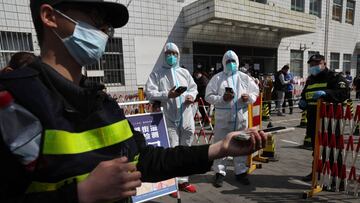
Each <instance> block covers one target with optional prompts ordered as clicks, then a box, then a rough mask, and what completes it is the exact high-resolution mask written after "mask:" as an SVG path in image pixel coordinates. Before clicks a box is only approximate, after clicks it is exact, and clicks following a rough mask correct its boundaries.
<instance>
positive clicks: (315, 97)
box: [313, 90, 326, 99]
mask: <svg viewBox="0 0 360 203" xmlns="http://www.w3.org/2000/svg"><path fill="white" fill-rule="evenodd" d="M325 95H326V93H325V92H324V91H322V90H319V91H316V92H315V93H314V95H313V99H319V98H320V97H322V96H325Z"/></svg>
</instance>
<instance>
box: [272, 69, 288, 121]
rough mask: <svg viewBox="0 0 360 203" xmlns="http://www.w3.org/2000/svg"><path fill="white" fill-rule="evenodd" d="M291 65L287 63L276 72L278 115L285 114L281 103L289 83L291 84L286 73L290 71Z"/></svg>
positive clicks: (275, 86)
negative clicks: (286, 78)
mask: <svg viewBox="0 0 360 203" xmlns="http://www.w3.org/2000/svg"><path fill="white" fill-rule="evenodd" d="M289 69H290V67H289V66H288V65H285V66H283V67H282V68H281V70H279V71H278V72H277V73H276V74H275V85H274V91H276V95H277V97H276V101H275V103H276V110H277V115H278V116H284V114H282V113H281V105H282V104H283V102H284V98H285V92H286V90H287V85H288V84H290V82H291V81H290V80H285V75H286V74H287V72H288V71H289Z"/></svg>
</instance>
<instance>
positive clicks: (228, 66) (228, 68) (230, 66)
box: [226, 62, 237, 73]
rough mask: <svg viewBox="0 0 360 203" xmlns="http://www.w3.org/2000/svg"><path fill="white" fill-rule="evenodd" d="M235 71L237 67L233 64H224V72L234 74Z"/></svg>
mask: <svg viewBox="0 0 360 203" xmlns="http://www.w3.org/2000/svg"><path fill="white" fill-rule="evenodd" d="M236 70H237V65H236V63H235V62H230V63H227V64H226V72H227V73H234V72H236Z"/></svg>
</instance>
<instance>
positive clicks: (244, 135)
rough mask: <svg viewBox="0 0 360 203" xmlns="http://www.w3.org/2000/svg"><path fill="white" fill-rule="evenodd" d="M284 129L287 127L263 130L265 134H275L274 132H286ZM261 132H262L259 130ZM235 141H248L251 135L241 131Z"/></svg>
mask: <svg viewBox="0 0 360 203" xmlns="http://www.w3.org/2000/svg"><path fill="white" fill-rule="evenodd" d="M284 129H286V127H283V126H279V127H272V128H265V129H262V131H264V132H265V133H268V132H274V131H278V130H284ZM259 131H261V130H259ZM234 139H235V140H238V141H248V140H249V139H250V135H249V133H248V132H245V131H241V132H240V134H239V135H237V136H235V137H234Z"/></svg>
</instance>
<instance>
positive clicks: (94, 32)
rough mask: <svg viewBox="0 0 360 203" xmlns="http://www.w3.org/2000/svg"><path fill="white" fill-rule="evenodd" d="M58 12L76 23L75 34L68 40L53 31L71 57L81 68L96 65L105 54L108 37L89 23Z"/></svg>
mask: <svg viewBox="0 0 360 203" xmlns="http://www.w3.org/2000/svg"><path fill="white" fill-rule="evenodd" d="M56 12H58V13H59V14H60V15H62V16H63V17H65V18H66V19H68V20H70V21H71V22H73V23H75V30H74V32H73V34H72V35H70V36H69V37H66V38H61V37H60V36H59V35H58V33H57V32H56V31H55V30H53V32H54V33H55V35H56V36H57V37H58V38H59V39H60V40H61V41H62V42H63V43H64V46H65V47H66V49H67V50H68V52H69V53H70V55H71V56H72V57H73V58H74V59H75V60H76V61H77V62H78V64H79V65H81V66H85V65H91V64H93V63H96V62H97V61H98V60H99V59H100V58H101V57H102V56H103V54H104V52H105V47H106V43H107V41H108V36H107V35H106V34H105V33H103V32H102V31H100V30H98V29H97V28H95V27H93V26H91V25H89V24H87V23H84V22H77V21H75V20H73V19H71V18H70V17H68V16H67V15H65V14H63V13H61V12H60V11H57V10H56Z"/></svg>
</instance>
